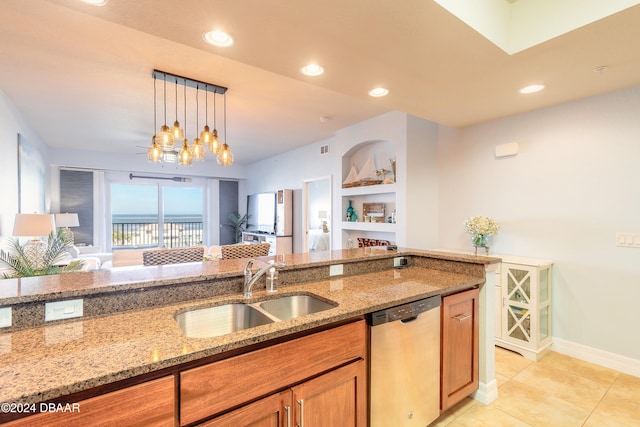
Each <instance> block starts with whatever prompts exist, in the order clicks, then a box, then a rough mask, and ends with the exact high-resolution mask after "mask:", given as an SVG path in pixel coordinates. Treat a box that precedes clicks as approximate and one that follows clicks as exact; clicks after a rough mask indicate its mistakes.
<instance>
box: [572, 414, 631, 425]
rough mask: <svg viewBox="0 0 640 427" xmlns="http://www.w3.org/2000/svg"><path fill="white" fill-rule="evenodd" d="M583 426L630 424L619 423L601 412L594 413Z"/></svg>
mask: <svg viewBox="0 0 640 427" xmlns="http://www.w3.org/2000/svg"><path fill="white" fill-rule="evenodd" d="M582 427H629V424H627V423H619V422H618V421H615V420H612V419H611V418H607V417H604V416H602V415H599V414H592V415H591V416H590V417H589V419H587V422H586V423H584V425H583V426H582Z"/></svg>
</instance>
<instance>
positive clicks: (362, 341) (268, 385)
mask: <svg viewBox="0 0 640 427" xmlns="http://www.w3.org/2000/svg"><path fill="white" fill-rule="evenodd" d="M365 356H366V325H365V322H364V320H359V321H356V322H353V323H349V324H346V325H343V326H339V327H336V328H333V329H329V330H326V331H322V332H318V333H315V334H312V335H307V336H304V337H301V338H297V339H294V340H291V341H286V342H282V343H280V344H275V345H273V346H270V347H266V348H263V349H259V350H256V351H252V352H249V353H245V354H241V355H239V356H235V357H231V358H229V359H225V360H221V361H218V362H214V363H210V364H208V365H204V366H200V367H197V368H193V369H189V370H186V371H183V372H181V373H180V424H181V425H186V424H191V423H194V422H197V421H199V420H203V419H205V418H208V417H211V416H213V415H216V414H222V413H224V412H225V411H228V410H229V409H231V408H234V407H239V406H241V405H244V404H245V403H247V402H251V401H254V400H257V399H260V398H262V397H263V396H269V395H270V394H271V393H273V392H275V391H277V390H282V389H285V388H291V386H293V385H295V384H298V383H302V382H304V381H306V380H309V379H311V378H313V377H315V376H318V375H319V374H321V373H323V372H329V371H331V370H332V369H335V368H337V367H339V366H343V365H345V366H346V365H347V364H349V363H351V362H357V361H359V360H360V361H362V360H365ZM363 363H364V362H363ZM359 366H360V365H359ZM363 372H364V371H363ZM327 375H328V374H327ZM336 375H338V374H336ZM320 378H325V380H324V381H329V382H328V383H323V382H322V381H323V380H322V379H320ZM327 378H329V380H327ZM354 378H355V379H353V381H355V383H358V384H357V387H356V389H355V390H356V392H355V393H356V396H357V400H356V403H357V409H356V412H357V413H358V414H364V415H360V416H359V417H358V418H357V419H358V424H357V425H365V423H366V409H367V406H366V385H365V384H366V375H365V374H364V373H362V374H359V375H358V376H357V378H356V377H354ZM316 380H317V381H316ZM331 381H333V379H332V377H318V378H317V379H314V380H313V381H309V383H308V384H307V383H305V384H304V385H303V384H300V385H299V386H295V387H294V388H293V389H292V390H293V395H294V407H295V408H298V407H299V406H300V405H299V404H298V403H297V400H300V399H302V400H303V403H304V402H305V401H306V402H307V404H306V406H305V405H304V404H303V405H302V411H303V412H306V413H307V414H313V413H314V411H315V410H317V409H315V408H317V407H318V405H319V402H320V403H321V402H322V401H323V399H325V398H326V397H331V396H333V400H332V402H333V404H335V405H336V408H340V412H338V413H342V412H341V411H342V408H343V407H344V405H347V403H345V401H343V400H342V397H340V400H338V395H339V393H342V395H344V393H345V389H343V388H340V387H348V386H346V385H342V386H340V387H339V388H337V389H335V390H334V391H331V392H328V393H326V394H323V393H320V392H317V391H318V390H320V389H322V387H326V385H327V384H331ZM318 384H320V385H318ZM335 386H336V387H338V383H336V384H335ZM314 387H319V388H314ZM363 393H364V394H363ZM305 396H310V397H305ZM336 408H333V409H332V411H334V412H335V411H338V409H336ZM295 410H296V411H298V410H299V409H295ZM277 411H280V410H279V409H278V410H277ZM274 413H275V412H274ZM277 413H280V412H277ZM325 415H326V414H325ZM306 416H310V415H305V417H306ZM258 425H260V424H258ZM310 425H314V424H310ZM316 425H317V424H316ZM354 425H355V424H354Z"/></svg>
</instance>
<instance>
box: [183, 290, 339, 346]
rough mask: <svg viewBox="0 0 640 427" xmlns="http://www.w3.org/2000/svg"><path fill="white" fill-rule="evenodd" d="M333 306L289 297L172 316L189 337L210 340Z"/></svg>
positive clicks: (306, 297)
mask: <svg viewBox="0 0 640 427" xmlns="http://www.w3.org/2000/svg"><path fill="white" fill-rule="evenodd" d="M334 307H335V305H333V304H330V303H328V302H326V301H323V300H321V299H319V298H316V297H314V296H311V295H290V296H282V297H278V298H273V299H268V300H265V301H260V302H256V303H251V304H245V303H232V304H224V305H219V306H215V307H208V308H201V309H196V310H190V311H186V312H184V313H180V314H178V315H176V322H178V325H179V326H180V329H181V330H182V333H183V334H184V335H185V336H187V337H189V338H210V337H217V336H220V335H225V334H230V333H232V332H236V331H241V330H243V329H248V328H253V327H256V326H261V325H267V324H269V323H273V322H277V321H280V320H288V319H293V318H295V317H300V316H304V315H307V314H313V313H318V312H321V311H325V310H329V309H331V308H334Z"/></svg>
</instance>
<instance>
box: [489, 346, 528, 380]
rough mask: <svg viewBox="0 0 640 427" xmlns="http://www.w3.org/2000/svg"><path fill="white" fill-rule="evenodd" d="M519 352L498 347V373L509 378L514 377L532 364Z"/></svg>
mask: <svg viewBox="0 0 640 427" xmlns="http://www.w3.org/2000/svg"><path fill="white" fill-rule="evenodd" d="M532 363H534V362H532V361H531V360H528V359H525V358H524V357H523V356H521V355H520V354H518V353H514V352H512V351H509V350H505V349H503V348H500V347H496V373H497V374H500V375H503V376H505V377H507V378H513V377H514V376H516V374H517V373H518V372H520V371H522V370H523V369H524V368H526V367H527V366H529V365H530V364H532Z"/></svg>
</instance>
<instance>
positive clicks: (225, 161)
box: [218, 92, 233, 166]
mask: <svg viewBox="0 0 640 427" xmlns="http://www.w3.org/2000/svg"><path fill="white" fill-rule="evenodd" d="M218 164H220V165H222V166H231V165H232V164H233V153H232V152H231V150H230V149H229V145H228V144H227V93H226V92H225V93H224V143H223V144H222V147H221V148H220V152H219V153H218Z"/></svg>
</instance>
